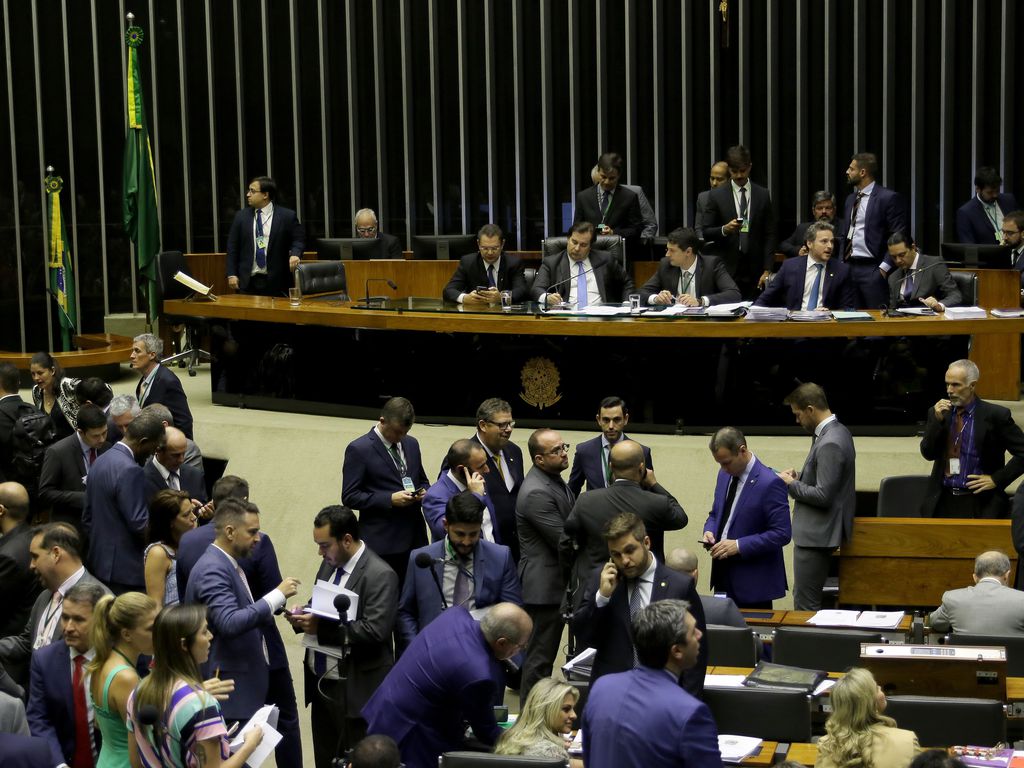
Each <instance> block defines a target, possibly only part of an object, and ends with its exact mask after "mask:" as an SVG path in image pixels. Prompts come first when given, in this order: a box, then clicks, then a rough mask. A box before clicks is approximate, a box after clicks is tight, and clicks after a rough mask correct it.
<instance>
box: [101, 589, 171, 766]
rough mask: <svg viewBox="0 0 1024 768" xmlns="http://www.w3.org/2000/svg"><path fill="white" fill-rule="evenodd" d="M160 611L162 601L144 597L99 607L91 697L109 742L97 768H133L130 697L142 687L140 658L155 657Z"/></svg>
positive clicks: (129, 596) (108, 600) (128, 596)
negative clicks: (130, 759)
mask: <svg viewBox="0 0 1024 768" xmlns="http://www.w3.org/2000/svg"><path fill="white" fill-rule="evenodd" d="M158 610H159V606H158V605H157V604H156V601H155V600H153V599H152V598H151V597H149V596H148V595H144V594H142V593H141V592H125V593H124V594H123V595H120V596H118V597H114V596H113V595H104V596H103V597H102V598H100V601H99V602H98V603H96V608H95V611H94V612H93V620H92V634H91V638H92V647H93V649H94V650H95V652H96V656H95V658H93V660H92V661H91V662H89V665H88V667H87V668H86V669H88V671H89V674H90V675H91V676H92V677H91V678H90V680H89V697H90V698H91V699H92V708H93V712H94V713H95V715H96V724H97V725H98V726H99V729H100V733H101V734H102V736H103V746H102V747H101V749H100V756H99V760H98V761H97V762H96V768H125V766H127V765H128V729H127V727H126V726H125V720H126V716H127V707H128V697H129V696H130V695H131V692H132V691H133V690H134V689H135V685H136V684H137V683H138V682H139V675H138V673H137V672H136V671H135V665H136V664H137V663H138V661H139V656H141V655H142V654H144V653H145V654H152V653H153V621H154V620H155V619H156V614H157V611H158Z"/></svg>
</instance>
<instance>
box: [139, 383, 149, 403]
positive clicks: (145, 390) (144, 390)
mask: <svg viewBox="0 0 1024 768" xmlns="http://www.w3.org/2000/svg"><path fill="white" fill-rule="evenodd" d="M139 386H140V389H139V405H143V404H145V402H146V395H148V394H149V379H143V380H142V384H141V385H139Z"/></svg>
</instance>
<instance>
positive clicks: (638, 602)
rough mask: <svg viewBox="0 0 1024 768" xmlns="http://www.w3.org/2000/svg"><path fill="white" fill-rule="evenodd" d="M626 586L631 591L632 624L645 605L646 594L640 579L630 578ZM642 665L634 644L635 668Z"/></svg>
mask: <svg viewBox="0 0 1024 768" xmlns="http://www.w3.org/2000/svg"><path fill="white" fill-rule="evenodd" d="M626 587H627V589H629V590H630V592H629V623H630V625H632V623H633V619H635V618H636V615H637V614H638V613H640V609H641V608H643V607H644V596H643V594H641V592H640V579H628V580H627V581H626ZM639 666H640V659H639V658H638V657H637V655H636V645H634V646H633V669H636V668H637V667H639Z"/></svg>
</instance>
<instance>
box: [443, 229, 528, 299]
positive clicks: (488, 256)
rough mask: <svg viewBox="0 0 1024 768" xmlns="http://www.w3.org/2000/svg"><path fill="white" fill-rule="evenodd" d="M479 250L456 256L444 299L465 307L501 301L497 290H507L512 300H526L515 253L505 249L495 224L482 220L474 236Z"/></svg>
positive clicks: (519, 266)
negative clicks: (454, 266) (455, 265)
mask: <svg viewBox="0 0 1024 768" xmlns="http://www.w3.org/2000/svg"><path fill="white" fill-rule="evenodd" d="M476 245H477V250H478V251H479V252H478V253H469V254H466V255H465V256H463V257H462V258H461V259H460V260H459V266H458V267H457V268H456V270H455V274H454V275H452V279H451V280H449V281H448V284H447V285H446V286H445V287H444V300H445V301H451V302H454V303H458V304H463V305H465V306H467V307H469V306H474V307H484V306H487V305H489V304H498V303H500V302H501V296H500V293H501V292H502V291H509V292H511V294H512V301H513V302H514V303H519V302H523V301H526V299H527V298H529V297H528V296H527V292H526V276H525V274H524V272H523V263H522V262H521V261H520V260H519V257H518V256H510V255H509V254H507V253H505V252H504V248H505V237H504V235H503V234H502V231H501V227H499V226H498V225H497V224H484V225H483V226H482V227H481V228H480V231H479V232H478V233H477V236H476Z"/></svg>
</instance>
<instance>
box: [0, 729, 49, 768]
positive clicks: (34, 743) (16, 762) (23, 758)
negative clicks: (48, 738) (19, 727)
mask: <svg viewBox="0 0 1024 768" xmlns="http://www.w3.org/2000/svg"><path fill="white" fill-rule="evenodd" d="M0 755H3V756H4V758H3V765H4V768H39V766H41V765H46V760H47V758H48V757H49V756H50V751H49V750H48V749H47V747H46V742H45V741H43V740H42V739H40V738H37V737H36V736H22V735H21V734H17V733H0Z"/></svg>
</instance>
